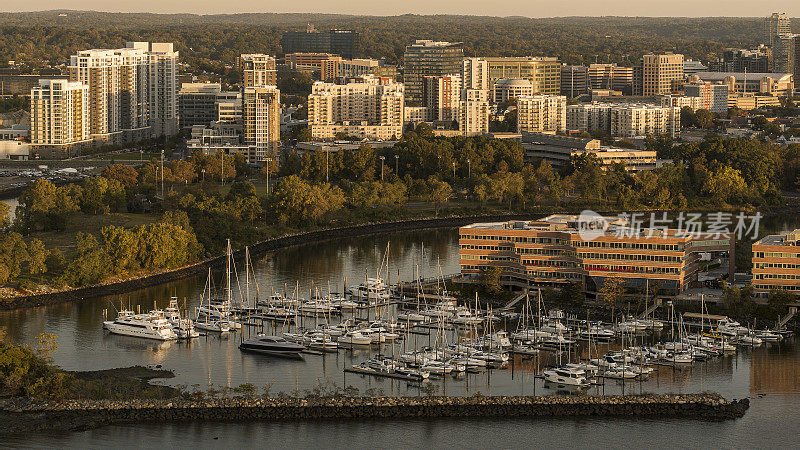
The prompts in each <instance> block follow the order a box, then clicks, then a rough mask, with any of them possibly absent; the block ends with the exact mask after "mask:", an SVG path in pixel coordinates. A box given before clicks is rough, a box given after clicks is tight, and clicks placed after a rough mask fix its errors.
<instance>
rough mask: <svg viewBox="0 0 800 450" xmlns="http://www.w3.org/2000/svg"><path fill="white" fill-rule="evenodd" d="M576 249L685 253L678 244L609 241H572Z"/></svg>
mask: <svg viewBox="0 0 800 450" xmlns="http://www.w3.org/2000/svg"><path fill="white" fill-rule="evenodd" d="M572 245H573V246H575V247H589V248H622V249H631V250H656V251H657V250H661V251H669V252H678V251H683V249H682V248H681V247H682V246H681V245H678V244H653V243H643V242H607V241H572Z"/></svg>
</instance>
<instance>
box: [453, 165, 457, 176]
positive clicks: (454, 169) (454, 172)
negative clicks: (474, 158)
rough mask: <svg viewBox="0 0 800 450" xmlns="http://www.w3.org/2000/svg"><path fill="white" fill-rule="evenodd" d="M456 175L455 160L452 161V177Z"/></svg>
mask: <svg viewBox="0 0 800 450" xmlns="http://www.w3.org/2000/svg"><path fill="white" fill-rule="evenodd" d="M455 177H456V162H455V161H453V178H455Z"/></svg>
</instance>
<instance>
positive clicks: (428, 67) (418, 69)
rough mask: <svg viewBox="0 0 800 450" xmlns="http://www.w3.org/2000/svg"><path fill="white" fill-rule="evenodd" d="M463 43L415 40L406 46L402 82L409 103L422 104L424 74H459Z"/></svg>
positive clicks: (438, 75) (461, 64) (462, 57)
mask: <svg viewBox="0 0 800 450" xmlns="http://www.w3.org/2000/svg"><path fill="white" fill-rule="evenodd" d="M463 59H464V45H463V44H462V43H461V42H436V41H429V40H417V41H416V42H415V43H413V44H411V45H408V46H406V51H405V54H404V56H403V62H404V68H403V84H404V85H405V98H406V101H407V102H408V103H409V104H412V105H420V104H422V101H423V99H422V84H423V82H424V79H425V77H426V76H434V77H441V76H445V75H452V74H460V73H461V72H462V70H463Z"/></svg>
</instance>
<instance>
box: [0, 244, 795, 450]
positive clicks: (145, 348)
mask: <svg viewBox="0 0 800 450" xmlns="http://www.w3.org/2000/svg"><path fill="white" fill-rule="evenodd" d="M457 240H458V234H457V231H456V230H425V231H414V232H402V233H395V234H392V235H387V236H383V235H378V236H369V237H358V238H352V239H339V240H334V241H329V242H324V243H318V244H309V245H302V246H296V247H292V248H288V249H283V250H279V251H276V252H271V253H269V254H266V255H256V257H254V266H255V267H254V269H255V275H256V280H257V283H258V289H259V291H260V293H261V296H262V297H263V296H264V295H265V294H266V293H268V292H269V291H270V290H271V289H276V290H281V291H282V290H284V286H285V289H287V291H289V292H291V291H292V290H293V289H294V288H295V286H299V290H300V292H301V293H302V296H303V297H308V292H309V289H313V288H321V289H323V290H327V289H328V286H329V285H330V286H331V289H332V290H334V291H340V290H341V287H342V285H343V284H344V283H345V278H346V279H347V284H355V283H358V282H360V281H361V280H363V278H364V277H365V272H366V273H367V274H369V276H374V274H375V271H376V270H377V268H378V266H379V265H380V262H381V260H382V258H383V253H384V251H385V249H386V246H387V242H388V243H389V256H390V258H389V260H390V266H389V273H390V276H391V279H392V280H395V279H396V278H397V277H398V275H399V277H400V278H401V279H406V280H407V279H411V278H412V277H413V274H414V271H415V268H416V267H417V266H418V267H419V271H420V273H421V275H422V276H428V277H430V276H434V275H435V274H436V272H437V267H441V271H442V272H443V273H444V274H450V273H455V272H456V271H457V270H458V242H457ZM238 265H239V266H241V265H242V263H241V262H239V263H238ZM222 275H223V274H222V273H219V270H217V271H215V273H214V277H215V284H216V285H217V286H219V285H221V281H222ZM254 284H255V283H254ZM204 285H205V277H204V276H200V277H196V278H192V279H188V280H182V281H180V282H175V283H169V284H165V285H161V286H157V287H153V288H149V289H144V290H141V291H137V292H133V293H131V294H130V295H125V296H121V297H118V296H114V297H105V298H97V299H93V300H88V301H84V302H81V303H71V304H62V305H55V306H49V307H42V308H32V309H26V310H20V311H12V312H3V313H0V326H3V327H5V328H6V329H7V330H8V335H9V337H10V338H11V339H13V340H15V341H17V342H31V341H32V340H33V339H34V337H35V336H36V335H38V334H39V333H43V332H47V333H55V334H57V335H58V336H59V349H58V351H57V352H56V354H55V355H54V359H55V362H56V363H57V364H59V365H60V366H62V367H64V368H65V369H71V370H94V369H104V368H112V367H124V366H130V365H134V364H142V365H156V364H157V365H162V366H163V367H165V368H167V369H170V370H173V371H174V372H175V375H176V376H175V378H172V379H166V380H159V382H161V383H165V384H169V385H185V386H193V385H194V386H197V387H198V388H201V389H205V388H207V387H208V386H209V385H213V386H231V387H234V386H237V385H239V384H242V383H246V382H248V383H253V384H255V385H256V386H259V387H261V386H265V385H268V386H270V387H271V388H270V390H271V392H272V393H273V394H276V393H278V392H280V391H283V392H287V393H290V392H293V391H295V390H299V391H301V392H302V391H303V390H306V389H310V388H312V387H314V386H316V385H319V384H324V385H326V386H329V387H334V386H336V387H344V386H354V387H356V388H358V389H359V390H361V391H362V392H363V391H364V390H367V389H374V390H375V391H378V392H383V393H385V394H394V395H420V391H419V387H417V386H413V385H409V384H407V383H405V382H401V381H397V380H391V379H378V378H372V377H365V376H360V375H355V374H344V372H343V370H342V369H343V368H345V367H348V366H350V365H352V364H354V363H358V362H361V361H363V360H365V359H367V358H369V357H370V355H371V354H374V353H376V352H377V351H378V350H377V349H371V350H370V349H365V350H348V351H340V352H339V353H338V354H328V355H326V356H324V357H322V356H312V355H307V356H305V357H304V359H303V360H302V361H295V360H285V359H277V358H270V357H264V356H259V355H251V354H242V353H241V352H240V351H239V350H238V348H237V345H238V342H239V339H240V335H239V334H237V333H232V334H230V335H228V336H219V335H211V336H208V337H201V338H200V339H196V340H194V341H192V342H167V343H158V342H149V341H147V340H141V339H136V338H129V337H124V336H115V335H109V334H107V333H104V332H103V330H102V320H103V311H104V310H105V309H110V310H111V311H113V307H114V305H117V307H118V305H119V304H120V303H124V304H125V305H126V306H128V305H130V307H132V308H134V309H135V308H136V307H137V305H138V306H139V307H141V308H142V309H147V308H152V306H153V303H154V301H155V302H157V305H158V306H159V307H163V306H166V304H167V302H168V299H169V297H170V296H172V295H174V296H177V297H178V298H180V299H181V302H183V301H184V299H185V301H186V303H187V305H188V306H190V307H191V306H196V305H197V304H198V303H199V299H200V294H201V292H202V290H203V287H204ZM380 313H381V314H384V315H390V314H392V313H393V310H384V311H381V312H380ZM112 314H113V312H112ZM362 314H363V313H362ZM370 314H372V315H374V314H376V312H372V313H370ZM362 316H363V315H362ZM336 321H337V319H334V322H336ZM305 325H307V326H313V319H306V323H305ZM267 331H273V330H271V329H267ZM276 331H278V332H280V331H281V330H280V329H278V330H276ZM449 333H450V334H449V335H448V337H450V338H452V337H453V336H452V332H449ZM434 339H435V335H430V336H429V335H416V334H415V335H412V336H411V337H410V338H409V339H408V340H406V342H405V345H406V346H407V347H408V348H413V347H414V346H415V345H416V346H422V345H427V344H428V342H430V341H432V340H434ZM402 346H403V344H398V345H395V346H386V347H384V348H383V349H381V350H380V351H382V352H384V353H389V354H391V353H393V352H394V353H397V352H401V351H402ZM798 347H800V346H798V345H796V344H795V341H793V340H792V341H788V342H784V343H781V344H776V345H769V346H762V347H760V348H756V349H745V350H742V351H740V352H738V353H737V354H736V355H733V356H728V357H724V358H718V359H715V360H713V361H709V362H705V363H698V364H695V365H693V366H692V367H691V368H687V369H682V370H673V369H672V368H669V367H661V368H659V370H658V372H657V373H655V374H654V375H653V376H651V377H650V378H649V379H648V380H645V381H642V382H627V383H624V384H622V383H618V382H613V381H608V382H607V383H606V384H604V385H601V386H596V387H593V388H592V389H590V390H589V392H588V395H601V394H604V393H605V394H614V393H623V392H624V393H639V392H699V391H705V390H709V391H716V392H719V393H721V394H722V395H724V396H726V397H728V398H743V397H750V398H751V409H750V411H749V412H748V413H747V415H746V416H745V417H744V418H743V419H740V420H736V421H728V422H722V423H703V422H696V421H681V420H670V421H653V420H639V421H636V420H634V421H627V420H625V421H623V420H614V419H590V420H503V421H498V420H432V421H431V420H426V421H413V420H405V421H392V422H380V421H357V422H341V421H330V422H317V423H310V422H299V423H272V424H202V425H187V424H179V425H136V426H119V427H106V428H102V429H99V430H91V431H87V432H80V433H64V434H56V435H53V434H47V435H29V436H24V437H16V438H14V439H11V440H8V441H7V442H4V443H3V444H5V445H10V446H43V447H108V446H113V447H141V446H145V445H152V444H153V443H154V442H157V443H167V444H168V445H170V446H173V447H181V448H188V447H209V446H212V445H213V446H220V447H225V448H227V447H243V446H253V444H254V443H257V444H256V445H258V446H263V447H277V446H282V447H289V448H317V447H331V448H342V447H355V448H366V447H372V448H375V447H377V448H403V447H423V446H428V447H437V448H444V447H451V448H452V447H456V446H458V447H463V448H487V447H492V446H493V447H499V448H516V447H520V446H522V445H525V444H526V443H527V444H528V445H532V446H533V445H536V446H544V447H563V446H569V447H577V446H581V447H591V448H600V447H606V448H607V447H612V448H621V447H644V446H658V447H664V446H670V447H676V446H681V447H698V446H703V447H706V446H715V447H719V446H721V447H745V446H747V447H767V446H768V447H797V446H798V442H799V441H800V349H799V348H798ZM603 350H604V349H603V348H600V349H599V351H603ZM553 362H555V356H554V355H552V354H548V353H542V354H541V355H540V357H538V358H534V359H521V358H517V359H515V360H514V363H513V364H512V365H511V366H510V367H509V368H507V369H503V370H493V371H491V372H484V373H479V374H472V375H469V376H466V377H461V378H457V379H456V378H451V377H448V378H446V379H445V380H435V381H432V382H431V383H432V384H434V385H436V386H437V392H438V393H440V394H441V393H447V394H448V395H472V394H474V393H476V392H479V391H480V392H482V393H484V394H534V393H535V394H553V393H558V392H557V391H556V390H554V389H553V388H551V387H549V386H545V385H544V384H543V383H542V382H541V381H540V380H536V379H535V378H534V375H535V374H536V373H537V372H538V371H539V369H540V368H541V367H543V366H545V365H547V364H550V363H553Z"/></svg>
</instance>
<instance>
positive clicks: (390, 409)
mask: <svg viewBox="0 0 800 450" xmlns="http://www.w3.org/2000/svg"><path fill="white" fill-rule="evenodd" d="M749 406H750V401H749V399H747V398H745V399H741V400H732V401H730V400H727V399H725V398H723V397H722V396H720V395H719V394H715V393H699V394H663V395H655V394H643V395H627V396H622V395H619V396H604V397H592V396H557V395H554V396H524V397H523V396H491V397H489V396H480V395H474V396H471V397H352V398H351V397H321V398H303V399H298V398H280V399H278V398H226V399H218V400H205V401H191V400H183V399H175V400H129V401H118V400H72V401H63V402H42V401H36V400H30V399H10V400H2V401H0V419H2V420H0V435H5V434H16V433H25V432H41V431H82V430H89V429H94V428H99V427H103V426H107V425H121V424H133V423H185V422H224V423H236V422H251V421H287V420H301V421H311V420H352V419H356V420H363V419H379V420H398V419H414V418H416V419H419V418H429V419H438V418H512V417H525V418H532V419H535V418H554V417H558V418H580V417H618V418H627V419H633V420H636V419H639V418H682V419H694V420H704V421H723V420H733V419H737V418H740V417H742V416H744V414H745V413H746V412H747V409H748V408H749Z"/></svg>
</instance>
